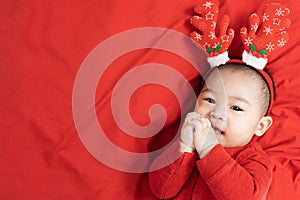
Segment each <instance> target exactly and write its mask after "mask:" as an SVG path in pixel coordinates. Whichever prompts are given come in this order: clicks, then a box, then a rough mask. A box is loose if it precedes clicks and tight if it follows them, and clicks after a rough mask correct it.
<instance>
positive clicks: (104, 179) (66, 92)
mask: <svg viewBox="0 0 300 200" xmlns="http://www.w3.org/2000/svg"><path fill="white" fill-rule="evenodd" d="M197 2H198V1H197V0H185V1H174V0H173V1H171V0H152V1H140V0H131V1H123V0H109V1H108V0H90V1H84V0H80V1H68V0H66V1H60V0H51V1H50V0H44V1H34V0H27V1H24V0H16V1H2V2H1V3H0V22H1V23H0V63H1V64H0V91H1V92H0V105H1V106H0V113H1V120H0V154H1V156H0V163H1V164H0V199H19V200H21V199H24V200H25V199H31V200H35V199H49V200H51V199H53V200H54V199H72V200H75V199H78V200H82V199H155V198H154V196H153V195H152V193H151V191H150V189H149V184H148V179H147V170H148V166H149V163H150V162H151V159H152V158H153V157H154V156H155V153H159V150H161V149H163V148H164V147H165V146H166V145H167V144H168V143H169V142H171V141H172V139H173V138H174V136H175V135H176V133H177V131H178V127H179V124H180V119H181V116H184V115H185V114H186V112H187V111H188V110H189V109H191V108H192V106H193V98H190V97H192V96H193V94H191V93H190V91H191V89H192V90H195V92H196V94H197V92H199V87H198V86H199V83H200V78H201V76H200V75H201V73H202V72H203V71H205V70H206V69H207V68H206V65H204V64H203V63H204V62H205V59H204V56H203V54H202V52H201V51H200V49H197V48H195V47H192V46H191V45H190V44H189V43H187V40H185V35H188V34H189V33H190V32H191V31H192V30H193V27H192V26H191V25H190V24H189V18H190V17H191V16H192V14H193V7H195V6H196V5H197ZM266 2H270V1H269V0H268V1H266V0H265V1H260V0H250V1H236V0H227V1H223V2H222V3H221V5H220V14H221V15H222V14H223V13H226V14H228V15H229V16H230V17H231V26H232V27H233V28H234V29H235V30H239V28H240V27H242V26H247V19H248V16H249V15H250V14H251V13H253V12H256V11H257V12H258V13H259V14H261V13H262V9H263V7H264V4H265V3H266ZM277 2H278V1H277ZM279 2H281V3H283V4H285V5H287V6H288V7H289V8H290V9H291V14H290V18H291V22H292V25H291V27H290V28H289V34H290V41H289V43H288V44H287V46H286V47H284V48H282V49H280V50H279V51H277V52H276V54H275V55H272V56H271V57H270V59H269V65H268V66H267V69H268V70H269V71H270V73H271V76H272V77H273V79H274V82H275V86H276V101H275V104H274V107H273V109H272V111H271V115H272V116H273V118H274V124H273V125H272V128H271V130H270V131H268V133H266V135H265V136H263V137H262V138H261V139H260V142H261V143H262V145H263V147H264V149H265V150H266V151H267V152H268V154H270V156H271V158H272V161H273V162H274V163H275V164H276V168H275V169H274V178H273V181H272V185H271V190H270V192H269V194H268V197H267V199H272V200H273V199H297V197H299V196H300V183H299V182H300V172H299V170H300V162H299V160H300V154H299V149H300V126H299V125H298V122H299V118H300V117H299V116H300V114H299V113H300V111H299V105H300V94H299V92H298V91H299V89H300V78H299V77H300V70H299V69H298V67H299V62H300V60H299V52H300V39H299V32H300V20H299V19H300V3H299V1H283V0H281V1H279ZM149 27H152V28H149ZM132 30H133V31H132ZM124 31H126V32H124ZM237 33H238V31H237ZM186 47H188V48H186ZM189 49H190V51H191V52H189ZM198 50H199V52H197V51H198ZM229 51H230V56H231V57H234V56H241V53H242V43H241V41H240V38H239V36H238V34H236V37H235V39H234V41H233V45H232V46H231V47H230V49H229ZM195 55H196V56H195ZM197 55H199V57H198V56H197ZM191 62H192V63H191ZM193 62H195V63H193ZM149 63H150V64H149ZM202 64H203V65H202ZM194 65H197V67H195V66H194ZM127 72H130V73H129V74H128V73H127ZM126 74H127V75H126ZM160 82H163V83H164V84H163V85H162V84H159V83H160ZM187 83H190V84H187ZM157 104H159V105H161V106H154V107H152V106H153V105H157ZM151 107H152V108H151ZM162 108H163V109H162ZM149 110H150V111H151V112H150V115H149V113H148V112H149ZM164 116H165V117H164ZM130 119H131V120H132V121H133V122H134V123H132V121H131V120H130ZM164 122H165V123H164ZM134 124H136V125H138V126H134ZM132 125H133V126H132ZM143 127H144V128H143ZM153 152H154V153H153Z"/></svg>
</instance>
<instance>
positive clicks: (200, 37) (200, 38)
mask: <svg viewBox="0 0 300 200" xmlns="http://www.w3.org/2000/svg"><path fill="white" fill-rule="evenodd" d="M194 39H195V40H196V41H199V40H202V36H201V35H200V34H199V33H196V35H195V37H194Z"/></svg>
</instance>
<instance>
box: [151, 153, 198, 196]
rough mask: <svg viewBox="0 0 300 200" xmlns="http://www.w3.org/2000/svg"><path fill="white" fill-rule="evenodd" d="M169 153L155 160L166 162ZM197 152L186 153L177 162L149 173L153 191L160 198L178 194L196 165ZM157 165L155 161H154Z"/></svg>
mask: <svg viewBox="0 0 300 200" xmlns="http://www.w3.org/2000/svg"><path fill="white" fill-rule="evenodd" d="M166 161H167V153H164V154H162V155H161V156H159V157H158V158H157V159H156V160H155V161H154V162H166ZM196 161H197V154H196V153H184V154H182V156H181V157H179V158H178V159H177V160H176V161H175V162H173V163H169V165H167V166H166V167H164V168H162V169H160V170H157V171H153V172H150V173H149V183H150V187H151V190H152V192H153V193H154V194H155V196H156V197H158V198H160V199H168V198H171V197H174V196H176V195H177V194H178V193H179V191H180V190H181V189H182V187H183V185H184V184H185V183H186V182H187V181H188V179H189V177H190V174H191V172H192V170H193V169H194V166H195V165H196ZM153 164H154V165H155V163H153Z"/></svg>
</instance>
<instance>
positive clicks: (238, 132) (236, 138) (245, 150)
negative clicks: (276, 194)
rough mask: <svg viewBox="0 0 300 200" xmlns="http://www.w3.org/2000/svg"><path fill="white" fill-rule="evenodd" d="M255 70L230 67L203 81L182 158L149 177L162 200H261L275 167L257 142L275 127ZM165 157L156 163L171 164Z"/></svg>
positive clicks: (185, 126) (182, 138) (182, 139)
mask: <svg viewBox="0 0 300 200" xmlns="http://www.w3.org/2000/svg"><path fill="white" fill-rule="evenodd" d="M264 79H265V77H262V76H261V75H260V73H258V72H257V70H256V69H254V68H252V67H250V66H246V65H244V64H238V63H230V64H225V65H222V66H219V67H218V68H214V69H213V70H212V71H210V72H209V73H208V75H207V76H206V78H205V85H204V86H203V88H202V91H201V92H200V95H199V97H198V100H197V103H196V107H195V112H192V113H189V114H188V115H187V117H186V119H185V122H184V123H183V125H182V128H181V136H180V142H179V143H180V151H181V152H183V155H182V156H181V157H180V158H179V159H177V160H176V161H175V162H173V163H170V165H169V166H167V167H164V168H162V169H160V170H158V171H154V172H151V173H150V174H149V180H150V186H151V189H152V191H153V193H154V194H155V195H156V196H157V197H158V198H162V199H167V198H173V199H210V200H211V199H235V200H236V199H263V198H264V197H265V195H266V194H267V191H268V189H269V187H270V182H271V178H272V164H271V162H270V159H269V157H268V155H267V154H266V153H265V152H264V151H263V150H262V148H261V146H260V145H259V143H257V142H255V140H254V138H255V136H262V135H263V134H264V133H265V132H266V131H267V130H268V128H269V127H270V126H271V124H272V118H271V117H270V116H268V115H266V114H267V112H268V108H269V103H270V100H271V98H272V97H271V95H270V94H271V92H270V89H269V87H268V85H267V84H266V82H265V80H264ZM166 155H167V154H162V155H161V157H160V158H158V159H167V158H166Z"/></svg>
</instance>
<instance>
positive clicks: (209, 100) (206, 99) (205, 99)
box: [204, 98, 216, 103]
mask: <svg viewBox="0 0 300 200" xmlns="http://www.w3.org/2000/svg"><path fill="white" fill-rule="evenodd" d="M204 101H207V102H208V103H216V101H215V100H214V99H212V98H204Z"/></svg>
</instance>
